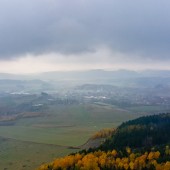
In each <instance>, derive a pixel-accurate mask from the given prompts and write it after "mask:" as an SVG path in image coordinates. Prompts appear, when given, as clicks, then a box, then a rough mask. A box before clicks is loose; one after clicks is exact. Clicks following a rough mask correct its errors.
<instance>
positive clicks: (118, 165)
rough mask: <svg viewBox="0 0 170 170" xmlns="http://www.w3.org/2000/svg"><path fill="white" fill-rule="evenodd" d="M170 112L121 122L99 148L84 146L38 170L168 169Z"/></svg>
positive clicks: (169, 168) (169, 163) (169, 164)
mask: <svg viewBox="0 0 170 170" xmlns="http://www.w3.org/2000/svg"><path fill="white" fill-rule="evenodd" d="M169 144H170V114H169V113H167V114H159V115H152V116H146V117H141V118H138V119H135V120H131V121H128V122H125V123H122V124H121V125H120V126H119V127H118V128H117V129H116V130H115V131H113V134H112V135H111V136H110V137H109V138H108V139H107V140H106V141H105V142H104V143H103V144H102V145H101V146H100V147H98V148H96V149H89V150H83V151H81V152H79V153H76V154H71V155H69V156H66V157H64V158H59V159H56V160H54V161H53V162H52V163H49V164H45V165H42V166H41V167H40V168H39V169H38V170H62V169H63V170H170V147H169V146H170V145H169Z"/></svg>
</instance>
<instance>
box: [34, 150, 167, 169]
mask: <svg viewBox="0 0 170 170" xmlns="http://www.w3.org/2000/svg"><path fill="white" fill-rule="evenodd" d="M129 151H130V152H129ZM128 153H129V155H128V156H127V157H123V158H120V157H118V154H117V151H116V150H113V151H108V152H104V151H95V152H94V153H88V154H86V155H84V154H79V153H77V154H75V155H69V156H66V157H64V158H59V159H56V160H55V161H54V162H52V163H50V164H45V165H42V166H41V167H40V168H39V169H37V170H51V169H52V170H102V169H108V170H109V169H122V170H140V169H143V168H146V169H150V168H151V167H153V166H154V167H155V169H156V170H170V162H168V161H167V162H165V163H161V164H159V163H158V162H157V159H158V158H159V157H160V152H159V151H157V152H150V153H147V152H146V153H144V154H143V155H139V154H135V153H132V152H131V150H130V148H128Z"/></svg>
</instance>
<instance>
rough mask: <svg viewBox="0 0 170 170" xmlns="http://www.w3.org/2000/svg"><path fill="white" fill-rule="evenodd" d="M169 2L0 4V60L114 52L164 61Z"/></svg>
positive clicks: (31, 0)
mask: <svg viewBox="0 0 170 170" xmlns="http://www.w3.org/2000/svg"><path fill="white" fill-rule="evenodd" d="M169 8H170V1H168V0H139V1H137V0H126V1H124V0H69V1H68V0H12V1H10V0H1V1H0V58H1V59H10V58H13V57H17V56H22V55H25V54H28V53H29V54H42V53H50V52H59V53H64V54H74V53H75V54H77V53H84V52H94V51H95V50H96V49H97V48H99V47H100V46H106V47H108V48H110V49H111V50H113V51H114V52H121V53H125V54H127V56H130V55H132V56H133V57H134V56H135V55H136V56H143V57H144V58H145V57H146V58H151V59H160V60H166V59H169V54H170V48H169V47H170V31H169V30H170V10H169Z"/></svg>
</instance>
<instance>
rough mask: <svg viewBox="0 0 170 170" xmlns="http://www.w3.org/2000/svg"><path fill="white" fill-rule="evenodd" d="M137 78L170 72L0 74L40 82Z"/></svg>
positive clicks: (4, 77)
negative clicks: (39, 80)
mask: <svg viewBox="0 0 170 170" xmlns="http://www.w3.org/2000/svg"><path fill="white" fill-rule="evenodd" d="M137 77H170V70H144V71H132V70H116V71H106V70H100V69H98V70H87V71H53V72H44V73H36V74H25V75H23V74H8V73H0V79H19V80H20V79H22V80H23V79H41V80H82V79H115V78H137Z"/></svg>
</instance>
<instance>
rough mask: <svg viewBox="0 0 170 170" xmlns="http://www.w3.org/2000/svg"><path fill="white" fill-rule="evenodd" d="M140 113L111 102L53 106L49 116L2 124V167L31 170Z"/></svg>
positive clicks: (0, 130)
mask: <svg viewBox="0 0 170 170" xmlns="http://www.w3.org/2000/svg"><path fill="white" fill-rule="evenodd" d="M139 116H141V114H139V113H138V114H134V113H131V112H130V111H126V110H123V109H120V108H116V107H113V106H111V105H99V104H90V105H69V106H58V105H57V106H51V107H50V108H48V110H47V111H46V116H43V117H34V118H24V119H18V120H15V124H14V125H13V126H1V127H0V136H1V138H0V169H2V170H12V169H17V170H30V169H34V168H35V167H37V166H39V165H40V164H41V163H42V162H44V161H46V162H48V161H51V160H53V159H54V158H55V157H58V156H63V155H66V154H68V153H71V152H73V151H75V150H70V149H68V146H80V145H82V144H84V143H85V142H86V141H87V140H88V139H89V138H90V137H91V136H92V135H93V134H94V133H95V132H96V131H99V130H100V129H103V128H109V127H116V126H118V125H119V124H120V123H122V122H123V121H127V120H129V119H133V118H136V117H139Z"/></svg>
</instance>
